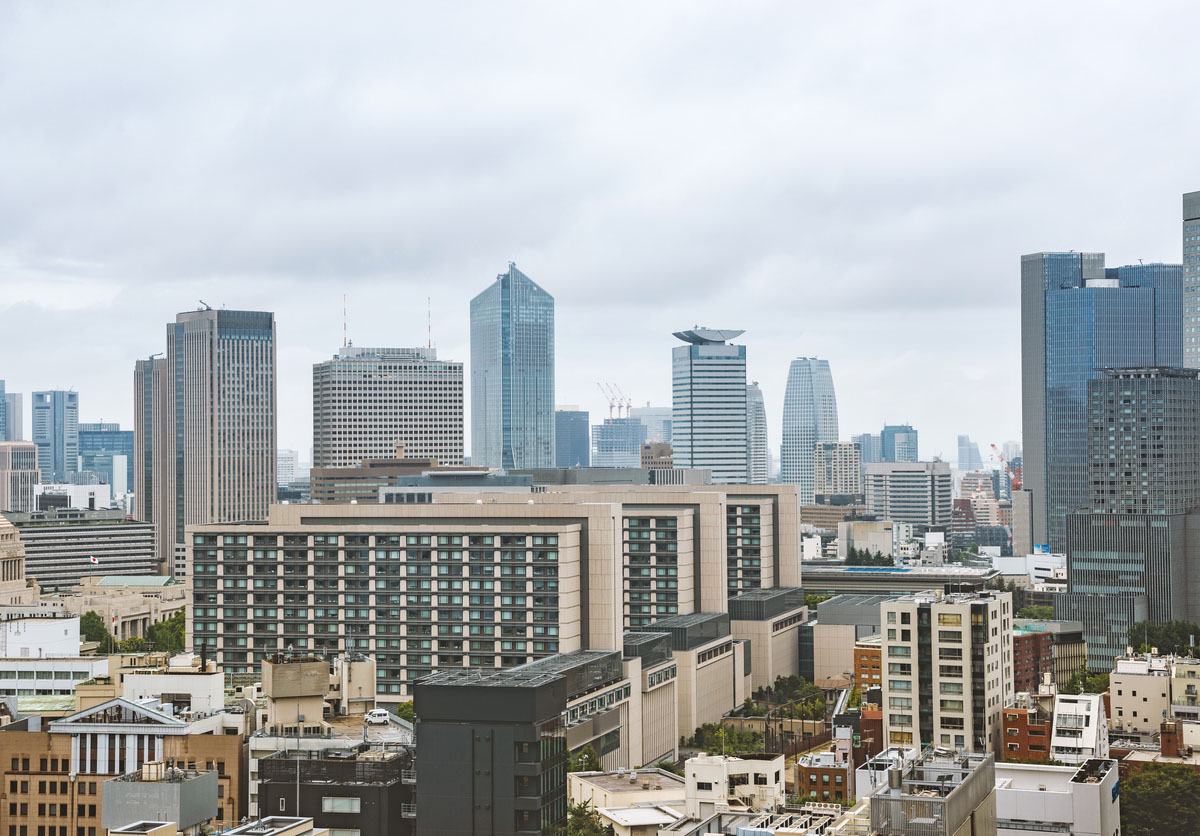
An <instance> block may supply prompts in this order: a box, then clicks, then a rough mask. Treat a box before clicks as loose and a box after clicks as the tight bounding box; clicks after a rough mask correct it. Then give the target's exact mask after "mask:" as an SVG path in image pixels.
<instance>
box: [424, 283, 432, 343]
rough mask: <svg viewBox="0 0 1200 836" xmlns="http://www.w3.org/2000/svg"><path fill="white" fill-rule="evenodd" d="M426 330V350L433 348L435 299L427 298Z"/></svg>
mask: <svg viewBox="0 0 1200 836" xmlns="http://www.w3.org/2000/svg"><path fill="white" fill-rule="evenodd" d="M425 328H426V330H427V331H428V334H427V335H426V341H427V342H426V345H425V347H426V348H433V297H432V296H426V297H425Z"/></svg>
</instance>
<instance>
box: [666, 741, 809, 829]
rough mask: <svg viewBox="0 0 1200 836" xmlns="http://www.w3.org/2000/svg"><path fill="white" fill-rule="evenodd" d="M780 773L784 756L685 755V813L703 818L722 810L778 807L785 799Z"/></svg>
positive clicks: (782, 775)
mask: <svg viewBox="0 0 1200 836" xmlns="http://www.w3.org/2000/svg"><path fill="white" fill-rule="evenodd" d="M783 773H784V757H783V755H775V754H764V755H742V756H740V757H726V756H724V755H699V756H697V757H694V758H688V760H687V763H686V764H684V780H685V781H686V782H687V786H686V788H685V791H686V794H687V798H686V802H685V805H686V807H687V815H688V816H691V817H692V818H696V819H704V818H706V817H708V816H711V815H712V814H713V813H715V812H719V811H724V810H729V811H733V812H737V811H738V810H742V811H749V810H769V809H772V808H774V807H777V806H779V805H780V804H783V803H784V802H785V801H786V800H787V795H786V793H785V791H784V774H783ZM734 799H736V802H735V801H734ZM718 808H719V809H718Z"/></svg>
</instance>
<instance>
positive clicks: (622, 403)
mask: <svg viewBox="0 0 1200 836" xmlns="http://www.w3.org/2000/svg"><path fill="white" fill-rule="evenodd" d="M613 389H615V390H616V392H617V417H618V418H620V417H621V407H624V408H625V417H626V418H628V417H629V410H630V409H631V408H632V407H633V401H632V400H631V399H629V398H627V397H625V393H624V392H622V391H621V387H620V386H613Z"/></svg>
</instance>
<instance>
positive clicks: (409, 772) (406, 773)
mask: <svg viewBox="0 0 1200 836" xmlns="http://www.w3.org/2000/svg"><path fill="white" fill-rule="evenodd" d="M400 783H402V784H410V785H411V784H415V783H417V770H415V769H402V770H400Z"/></svg>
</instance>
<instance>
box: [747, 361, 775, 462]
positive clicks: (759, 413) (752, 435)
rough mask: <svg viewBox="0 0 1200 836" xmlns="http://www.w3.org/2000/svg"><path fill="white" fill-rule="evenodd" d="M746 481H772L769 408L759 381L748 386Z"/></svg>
mask: <svg viewBox="0 0 1200 836" xmlns="http://www.w3.org/2000/svg"><path fill="white" fill-rule="evenodd" d="M746 481H747V482H748V483H750V484H751V485H765V484H767V482H769V481H771V457H770V453H768V447H767V408H766V406H764V405H763V396H762V390H761V389H759V388H758V381H757V380H756V381H754V382H753V383H751V384H750V385H749V386H747V387H746Z"/></svg>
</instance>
